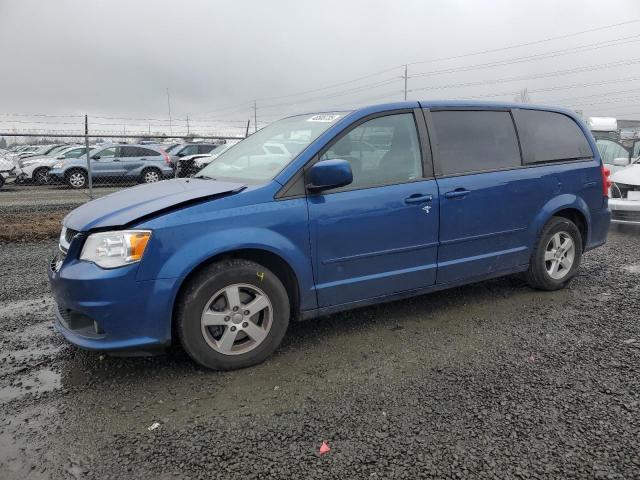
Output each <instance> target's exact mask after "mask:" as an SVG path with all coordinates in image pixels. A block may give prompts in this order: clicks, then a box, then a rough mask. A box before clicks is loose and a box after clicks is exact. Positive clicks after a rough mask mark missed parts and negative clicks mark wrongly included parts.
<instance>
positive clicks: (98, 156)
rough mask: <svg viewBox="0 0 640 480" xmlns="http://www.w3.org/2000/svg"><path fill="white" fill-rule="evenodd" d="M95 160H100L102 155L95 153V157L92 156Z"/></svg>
mask: <svg viewBox="0 0 640 480" xmlns="http://www.w3.org/2000/svg"><path fill="white" fill-rule="evenodd" d="M91 158H92V159H93V160H100V155H94V156H93V157H91Z"/></svg>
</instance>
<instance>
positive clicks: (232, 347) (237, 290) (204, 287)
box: [175, 260, 290, 370]
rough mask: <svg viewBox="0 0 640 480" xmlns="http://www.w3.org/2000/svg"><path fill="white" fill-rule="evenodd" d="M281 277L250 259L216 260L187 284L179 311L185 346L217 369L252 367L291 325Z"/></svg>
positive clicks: (280, 339) (197, 357)
mask: <svg viewBox="0 0 640 480" xmlns="http://www.w3.org/2000/svg"><path fill="white" fill-rule="evenodd" d="M289 314H290V309H289V298H288V296H287V292H286V290H285V288H284V286H283V285H282V282H281V281H280V279H279V278H278V277H277V276H275V275H274V274H273V273H272V272H271V271H269V270H268V269H266V268H265V267H263V266H262V265H259V264H257V263H254V262H250V261H247V260H225V261H222V262H218V263H214V264H212V265H210V266H209V267H207V268H205V269H204V270H203V271H202V272H200V273H199V274H198V275H196V276H195V277H194V278H193V279H191V280H190V281H189V283H188V284H187V285H186V287H185V290H184V292H183V294H182V297H181V299H180V302H179V304H178V309H177V311H176V319H175V320H176V327H177V331H178V335H179V337H180V341H181V343H182V346H183V347H184V349H185V350H186V352H187V353H188V354H189V356H191V358H193V359H194V360H195V361H196V362H198V363H199V364H201V365H203V366H205V367H207V368H211V369H215V370H233V369H236V368H243V367H248V366H250V365H255V364H257V363H260V362H262V361H263V360H265V359H266V358H267V357H268V356H269V355H271V354H272V353H273V352H274V350H275V349H276V348H277V347H278V345H279V344H280V342H281V341H282V338H283V337H284V334H285V332H286V330H287V326H288V324H289Z"/></svg>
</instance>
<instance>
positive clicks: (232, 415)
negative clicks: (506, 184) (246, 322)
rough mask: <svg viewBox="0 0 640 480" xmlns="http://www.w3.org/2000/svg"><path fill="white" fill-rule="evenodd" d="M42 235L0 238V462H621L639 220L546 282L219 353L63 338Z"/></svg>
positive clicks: (638, 300)
mask: <svg viewBox="0 0 640 480" xmlns="http://www.w3.org/2000/svg"><path fill="white" fill-rule="evenodd" d="M54 247H55V242H53V241H49V242H39V243H24V244H20V245H3V246H1V250H0V251H1V253H0V258H1V260H2V263H3V266H4V272H5V274H4V275H3V281H2V283H1V284H0V322H1V324H2V328H0V345H1V353H0V478H2V479H7V480H9V479H14V478H15V479H18V478H20V479H22V478H28V479H40V478H43V479H59V478H82V479H85V478H86V479H92V478H96V479H104V478H113V479H119V480H121V479H127V478H159V479H165V480H168V479H186V478H207V479H208V478H285V479H290V478H340V479H346V478H368V479H371V478H408V479H415V478H503V479H512V478H620V479H622V478H624V479H629V478H640V393H639V386H640V376H639V373H640V367H639V366H638V365H639V363H640V324H639V320H638V307H639V306H640V295H639V288H638V284H639V281H640V230H636V229H613V230H612V232H611V235H610V238H609V243H608V244H607V246H606V247H604V248H600V249H597V250H595V251H593V252H590V253H589V254H587V255H586V256H585V258H584V264H583V267H582V269H581V271H580V275H579V276H578V277H577V278H576V279H575V280H574V281H573V282H572V284H571V285H570V287H569V288H567V289H565V290H563V291H560V292H553V293H544V292H536V291H532V290H530V289H529V288H528V287H526V286H525V285H523V284H522V282H521V281H520V280H518V279H516V278H513V277H510V278H503V279H497V280H493V281H488V282H484V283H479V284H476V285H471V286H466V287H462V288H457V289H454V290H449V291H445V292H440V293H435V294H431V295H426V296H422V297H419V298H415V299H412V300H409V301H402V302H396V303H391V304H387V305H383V306H378V307H371V308H365V309H360V310H357V311H354V312H350V313H345V314H338V315H334V316H331V317H327V318H324V319H320V320H318V321H313V322H306V323H300V324H295V325H292V326H291V328H290V329H289V332H288V334H287V337H286V339H285V342H284V345H283V346H282V348H280V350H279V351H278V352H277V354H276V355H275V356H274V357H273V358H271V359H270V360H268V361H267V362H266V363H264V364H262V365H259V366H257V367H253V368H250V369H246V370H242V371H236V372H227V373H211V372H207V371H204V370H202V369H200V368H198V367H196V366H195V365H194V364H193V363H192V362H191V361H189V359H188V358H186V356H185V355H184V353H182V352H181V351H180V350H179V349H176V350H175V351H172V352H170V353H169V354H166V355H162V356H157V357H153V358H118V357H109V356H104V355H99V354H96V353H87V352H82V351H79V350H77V349H75V348H73V347H70V346H68V345H66V344H64V342H62V341H61V340H60V339H59V338H57V337H56V335H55V334H54V333H53V332H52V331H51V327H50V325H51V317H52V309H53V305H52V302H51V300H50V298H49V295H48V293H47V287H46V279H45V275H44V273H43V272H44V269H45V265H46V261H47V259H48V257H49V254H50V251H51V250H52V249H53V248H54ZM155 422H157V423H158V424H159V426H158V427H157V428H155V429H154V430H152V431H150V430H149V429H148V427H149V426H150V425H152V424H154V423H155ZM322 441H327V443H328V444H329V446H330V447H331V451H330V452H329V453H328V454H326V455H323V456H320V455H319V454H318V448H319V447H320V444H321V443H322Z"/></svg>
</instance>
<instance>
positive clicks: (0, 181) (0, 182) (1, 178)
mask: <svg viewBox="0 0 640 480" xmlns="http://www.w3.org/2000/svg"><path fill="white" fill-rule="evenodd" d="M4 182H5V180H4V177H3V176H2V175H0V188H2V187H4Z"/></svg>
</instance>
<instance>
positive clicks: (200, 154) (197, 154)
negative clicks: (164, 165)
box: [179, 153, 211, 162]
mask: <svg viewBox="0 0 640 480" xmlns="http://www.w3.org/2000/svg"><path fill="white" fill-rule="evenodd" d="M210 156H211V155H210V154H209V153H194V154H193V155H187V156H185V157H180V158H179V161H180V162H183V161H185V160H195V159H196V158H203V157H210Z"/></svg>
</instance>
